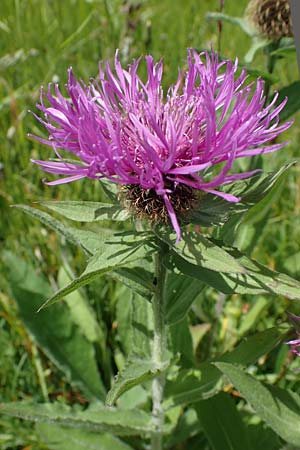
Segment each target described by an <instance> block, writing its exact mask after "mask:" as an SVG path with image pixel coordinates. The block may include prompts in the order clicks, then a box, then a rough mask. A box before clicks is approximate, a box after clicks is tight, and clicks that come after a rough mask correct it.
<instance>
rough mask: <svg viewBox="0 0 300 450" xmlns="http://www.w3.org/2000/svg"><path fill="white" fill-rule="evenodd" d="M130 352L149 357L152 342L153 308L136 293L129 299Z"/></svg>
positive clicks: (141, 356)
mask: <svg viewBox="0 0 300 450" xmlns="http://www.w3.org/2000/svg"><path fill="white" fill-rule="evenodd" d="M130 326H131V353H132V354H134V355H136V356H138V357H140V358H146V359H149V358H150V357H151V356H152V344H153V310H152V306H151V304H150V303H149V302H145V299H143V298H142V297H140V296H139V295H137V294H133V296H132V301H131V317H130Z"/></svg>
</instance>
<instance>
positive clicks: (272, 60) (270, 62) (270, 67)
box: [265, 42, 278, 104]
mask: <svg viewBox="0 0 300 450" xmlns="http://www.w3.org/2000/svg"><path fill="white" fill-rule="evenodd" d="M277 48H278V42H272V43H271V44H270V45H269V46H268V47H267V50H266V52H267V62H266V65H267V72H268V73H269V74H270V75H272V73H273V72H274V69H275V64H276V61H277V57H276V56H274V55H272V52H273V51H274V50H277ZM270 88H271V81H270V80H267V81H266V82H265V96H266V104H267V102H268V97H269V93H270Z"/></svg>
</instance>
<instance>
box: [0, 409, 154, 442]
mask: <svg viewBox="0 0 300 450" xmlns="http://www.w3.org/2000/svg"><path fill="white" fill-rule="evenodd" d="M1 413H2V414H6V415H9V416H11V417H18V418H20V419H24V420H29V421H33V422H45V423H49V424H54V425H59V426H64V427H71V428H82V429H85V430H89V431H90V432H94V431H95V432H101V431H107V432H111V433H114V434H116V435H119V436H130V435H137V436H138V435H144V434H146V433H149V432H151V430H152V424H151V416H150V415H149V414H147V413H145V412H144V411H142V410H138V409H130V410H128V409H126V410H125V409H124V410H121V409H115V408H98V409H97V410H95V411H89V410H87V411H84V412H75V411H72V410H71V409H70V408H68V407H67V406H65V405H61V406H60V405H55V404H54V405H53V404H33V403H30V404H29V403H25V402H24V403H23V402H13V403H1V404H0V414H1Z"/></svg>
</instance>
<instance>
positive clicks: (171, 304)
mask: <svg viewBox="0 0 300 450" xmlns="http://www.w3.org/2000/svg"><path fill="white" fill-rule="evenodd" d="M204 286H205V284H204V283H203V282H201V281H199V280H196V279H192V278H190V277H187V276H185V275H181V274H178V273H174V272H171V273H169V274H168V277H167V282H166V294H165V295H166V300H165V301H166V305H165V314H166V322H167V323H168V324H169V325H172V324H175V323H176V322H180V321H181V320H182V319H183V318H184V317H185V315H186V314H187V313H188V311H189V309H190V307H191V305H192V304H193V302H194V301H195V300H196V298H197V297H198V295H199V294H200V293H201V291H202V289H203V288H204Z"/></svg>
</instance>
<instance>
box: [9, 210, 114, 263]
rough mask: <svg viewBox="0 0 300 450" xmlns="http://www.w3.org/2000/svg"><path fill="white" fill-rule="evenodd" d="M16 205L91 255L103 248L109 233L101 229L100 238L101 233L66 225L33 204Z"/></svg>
mask: <svg viewBox="0 0 300 450" xmlns="http://www.w3.org/2000/svg"><path fill="white" fill-rule="evenodd" d="M14 207H15V208H18V209H20V210H21V211H23V212H25V213H26V214H28V215H30V216H31V217H33V218H34V219H38V220H39V221H40V222H42V223H43V224H44V225H46V226H47V227H49V228H51V229H52V230H53V231H55V232H56V233H58V234H60V235H61V236H63V237H64V238H66V239H67V240H68V241H69V242H71V243H72V244H75V245H76V246H78V247H81V248H82V249H83V250H84V251H85V252H86V253H87V254H89V255H93V254H94V253H95V252H96V251H97V250H98V249H100V248H101V245H102V240H103V238H104V236H103V234H105V235H106V236H107V234H108V233H107V232H105V233H104V231H103V230H101V238H102V239H100V237H99V234H96V233H93V232H92V231H88V230H80V229H78V228H73V227H68V226H65V225H64V224H63V223H62V222H60V221H59V220H57V219H55V218H54V217H52V216H50V214H47V213H45V212H44V211H41V210H40V209H37V208H32V207H31V206H26V205H14ZM110 234H111V232H110Z"/></svg>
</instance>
